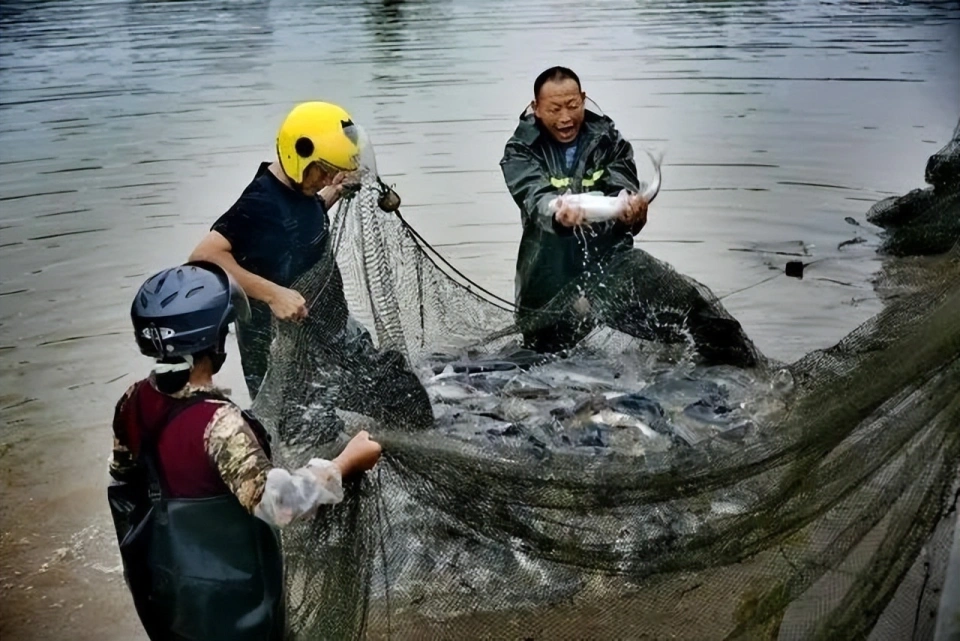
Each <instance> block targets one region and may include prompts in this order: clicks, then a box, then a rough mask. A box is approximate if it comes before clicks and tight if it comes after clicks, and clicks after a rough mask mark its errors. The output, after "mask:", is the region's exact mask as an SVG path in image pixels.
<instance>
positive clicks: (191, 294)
mask: <svg viewBox="0 0 960 641" xmlns="http://www.w3.org/2000/svg"><path fill="white" fill-rule="evenodd" d="M202 289H203V285H200V287H194V288H193V289H191V290H190V291H189V292H187V295H186V296H184V298H190V297H191V296H193V295H194V294H196V293H197V292H199V291H201V290H202Z"/></svg>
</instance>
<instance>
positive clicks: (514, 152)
mask: <svg viewBox="0 0 960 641" xmlns="http://www.w3.org/2000/svg"><path fill="white" fill-rule="evenodd" d="M577 142H578V147H577V153H576V156H575V157H574V160H573V163H572V164H571V166H570V169H569V170H568V169H566V163H565V162H564V150H563V147H562V146H561V145H560V144H559V143H558V142H556V141H555V140H554V139H553V137H552V136H551V135H550V134H549V133H548V132H547V131H546V130H544V129H542V128H541V126H540V124H539V123H538V122H537V119H536V117H535V116H534V115H533V111H532V109H530V108H527V110H526V111H525V112H524V113H523V114H522V115H521V116H520V123H519V124H518V125H517V128H516V130H515V131H514V133H513V136H512V137H511V138H510V140H508V141H507V145H506V148H505V149H504V154H503V158H502V159H501V161H500V169H501V170H502V171H503V178H504V180H505V181H506V183H507V189H509V190H510V195H511V196H513V199H514V201H516V203H517V205H518V206H519V207H520V216H521V219H522V222H523V237H522V239H521V241H520V250H519V252H518V254H517V274H516V302H517V306H518V307H520V308H522V309H521V310H520V311H521V313H522V311H523V309H540V308H542V307H543V306H545V305H546V304H547V303H549V302H550V300H551V299H552V298H553V297H554V296H556V295H557V294H558V293H559V292H560V291H561V290H562V289H563V288H564V287H565V286H566V285H568V284H569V283H570V282H572V281H573V280H575V279H576V278H577V277H578V276H581V275H582V274H584V273H585V272H586V271H588V270H595V269H597V268H598V267H599V263H600V261H602V260H603V259H605V258H608V257H609V256H611V255H612V254H614V253H616V252H619V251H625V250H629V249H630V248H631V247H633V236H634V234H636V233H638V232H639V231H640V230H641V229H642V228H643V224H642V223H640V224H637V225H634V226H633V227H628V226H627V225H624V224H623V223H621V222H619V221H618V222H605V223H597V224H594V225H591V226H590V227H589V229H588V230H587V231H586V233H585V234H581V233H580V232H579V231H577V232H576V234H575V233H574V229H573V228H570V227H564V226H562V225H560V224H558V223H557V222H556V221H555V219H554V218H553V214H552V213H550V212H549V211H548V209H547V203H548V202H549V201H550V199H552V198H554V197H556V196H558V195H560V194H562V193H565V192H568V191H569V192H571V193H583V192H591V191H592V192H596V191H601V192H603V193H604V195H606V196H616V195H617V194H619V193H620V190H621V189H626V190H627V191H630V192H634V193H636V192H639V191H640V185H639V180H638V178H637V167H636V163H635V162H634V158H633V147H632V146H631V145H630V143H629V142H627V141H626V140H624V138H623V137H622V136H621V135H620V132H619V131H617V128H616V125H614V123H613V120H611V119H610V118H609V117H608V116H606V115H601V114H600V113H599V110H597V111H592V110H591V109H589V108H588V109H587V110H586V115H585V118H584V122H583V125H582V127H581V129H580V135H579V137H578V140H577Z"/></svg>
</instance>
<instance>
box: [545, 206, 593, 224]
mask: <svg viewBox="0 0 960 641" xmlns="http://www.w3.org/2000/svg"><path fill="white" fill-rule="evenodd" d="M553 216H554V218H556V219H557V222H558V223H560V224H561V225H563V226H564V227H578V226H580V225H583V224H584V223H585V222H586V215H585V212H584V211H583V209H581V208H580V207H575V206H573V205H570V204H567V203H564V202H563V201H562V200H561V204H560V209H558V210H557V213H555V214H554V215H553Z"/></svg>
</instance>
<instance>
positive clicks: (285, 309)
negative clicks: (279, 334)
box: [270, 285, 307, 320]
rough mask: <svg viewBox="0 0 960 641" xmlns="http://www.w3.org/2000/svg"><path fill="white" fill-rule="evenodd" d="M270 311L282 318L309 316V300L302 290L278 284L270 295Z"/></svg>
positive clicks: (293, 318) (296, 318) (298, 318)
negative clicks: (298, 290) (301, 293)
mask: <svg viewBox="0 0 960 641" xmlns="http://www.w3.org/2000/svg"><path fill="white" fill-rule="evenodd" d="M270 311H271V312H273V315H274V316H276V317H277V318H278V319H280V320H300V319H301V318H306V317H307V301H305V300H304V299H303V296H301V295H300V292H297V291H294V290H292V289H287V288H286V287H280V286H279V285H278V286H277V288H276V290H274V292H273V295H272V296H271V297H270Z"/></svg>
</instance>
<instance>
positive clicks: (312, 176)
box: [300, 162, 334, 196]
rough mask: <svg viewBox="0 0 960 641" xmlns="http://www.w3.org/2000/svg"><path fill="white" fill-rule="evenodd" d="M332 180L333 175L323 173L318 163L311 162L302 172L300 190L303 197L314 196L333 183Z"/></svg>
mask: <svg viewBox="0 0 960 641" xmlns="http://www.w3.org/2000/svg"><path fill="white" fill-rule="evenodd" d="M333 178H334V174H331V173H329V172H327V171H324V170H323V168H322V167H321V166H320V164H319V163H316V162H312V163H310V165H309V166H308V167H307V169H306V171H304V172H303V182H302V183H300V190H301V191H302V192H303V194H304V195H305V196H316V195H317V192H319V191H320V190H321V189H323V188H324V187H326V186H327V185H329V184H330V183H331V182H332V181H333Z"/></svg>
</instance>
